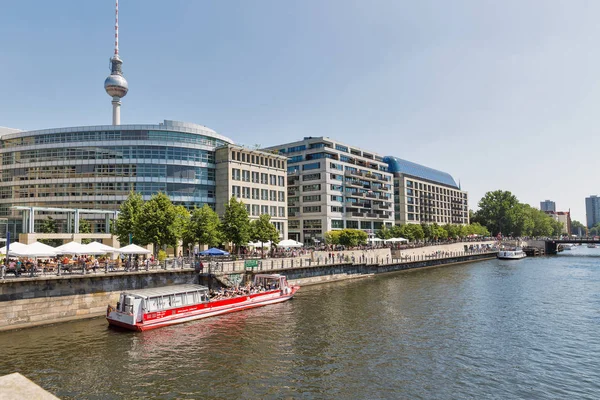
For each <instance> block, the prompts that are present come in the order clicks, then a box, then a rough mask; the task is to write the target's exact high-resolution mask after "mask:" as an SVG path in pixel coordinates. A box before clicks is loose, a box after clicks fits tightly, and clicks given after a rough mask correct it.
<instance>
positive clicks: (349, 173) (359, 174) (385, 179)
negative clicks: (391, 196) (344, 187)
mask: <svg viewBox="0 0 600 400" xmlns="http://www.w3.org/2000/svg"><path fill="white" fill-rule="evenodd" d="M344 175H345V176H350V177H353V176H355V177H361V178H366V179H369V180H372V181H379V182H390V181H391V179H390V178H389V177H387V176H382V177H378V176H377V175H375V174H372V173H370V172H360V171H348V170H346V171H344Z"/></svg>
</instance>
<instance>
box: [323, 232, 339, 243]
mask: <svg viewBox="0 0 600 400" xmlns="http://www.w3.org/2000/svg"><path fill="white" fill-rule="evenodd" d="M341 233H342V231H329V232H325V235H324V237H325V243H326V244H332V245H334V246H337V245H339V244H340V234H341Z"/></svg>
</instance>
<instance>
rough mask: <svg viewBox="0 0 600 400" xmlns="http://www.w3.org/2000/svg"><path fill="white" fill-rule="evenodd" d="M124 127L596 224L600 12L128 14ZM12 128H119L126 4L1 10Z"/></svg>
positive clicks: (212, 4) (172, 4) (369, 5)
mask: <svg viewBox="0 0 600 400" xmlns="http://www.w3.org/2000/svg"><path fill="white" fill-rule="evenodd" d="M119 7H120V10H119V24H120V54H121V57H122V59H123V61H124V64H123V71H124V74H125V77H126V78H127V80H128V82H129V87H130V91H129V94H128V95H127V97H125V98H124V99H123V107H122V123H124V124H132V123H158V122H160V121H162V120H163V119H176V120H183V121H190V122H195V123H200V124H203V125H206V126H208V127H210V128H212V129H214V130H216V131H217V132H219V133H221V134H223V135H225V136H228V137H230V138H232V139H233V140H235V141H236V142H238V143H241V144H248V145H252V144H261V145H263V146H267V145H274V144H278V143H282V142H285V141H293V140H298V139H300V138H302V137H304V136H329V137H331V138H335V139H338V140H341V141H344V142H346V143H348V144H351V145H355V146H359V147H363V148H365V149H369V150H371V151H375V152H378V153H380V154H383V155H395V156H398V157H401V158H405V159H407V160H410V161H413V162H417V163H420V164H424V165H426V166H429V167H432V168H436V169H440V170H442V171H446V172H449V173H450V174H451V175H452V176H453V177H454V178H455V179H456V180H457V181H458V180H460V182H461V184H462V187H463V189H465V190H467V191H468V192H469V196H470V208H472V209H475V208H476V207H477V203H478V201H479V200H480V199H481V197H482V196H483V195H484V194H485V192H487V191H490V190H497V189H502V190H509V191H511V192H512V193H514V194H515V195H516V196H517V197H518V199H519V200H520V201H522V202H525V203H529V204H531V205H533V206H535V207H539V202H540V201H541V200H544V199H551V200H554V201H555V202H556V204H557V208H558V209H559V210H568V209H569V208H570V209H571V212H572V217H573V219H576V220H579V221H581V222H584V223H585V200H584V199H585V197H586V196H588V195H590V194H598V193H600V179H599V176H600V172H599V170H598V167H597V155H598V150H599V149H600V136H599V135H598V120H599V119H600V113H599V112H598V109H599V108H600V79H599V78H600V57H599V52H600V50H599V48H600V47H599V46H598V43H599V42H600V24H598V21H597V19H598V15H600V2H598V1H578V0H570V1H553V0H548V1H542V0H537V1H533V0H531V1H526V0H519V1H516V0H508V1H485V0H472V1H461V0H455V1H452V2H445V1H438V0H436V1H431V0H420V1H400V0H389V1H385V0H374V1H367V0H360V1H352V0H302V1H300V0H296V1H279V0H273V1H262V0H253V1H250V0H239V1H233V0H232V1H228V0H219V1H217V0H215V1H191V0H169V1H164V0H163V1H157V0H135V1H134V0H121V2H120V4H119ZM1 10H2V24H0V37H1V39H0V44H1V49H2V50H1V51H0V72H1V73H2V77H3V82H2V86H1V87H2V93H3V96H2V97H1V98H0V126H8V127H13V128H21V129H41V128H53V127H64V126H77V125H100V124H110V122H111V105H110V98H109V96H108V95H107V94H106V93H105V92H104V89H103V82H104V79H105V78H106V76H107V75H108V72H109V70H108V60H109V58H110V57H111V55H112V51H113V25H114V24H113V22H114V3H113V1H111V0H94V1H81V0H79V1H76V0H69V1H67V0H54V1H38V0H35V1H34V0H19V1H11V2H9V1H3V2H2V6H1Z"/></svg>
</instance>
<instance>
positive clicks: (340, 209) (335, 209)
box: [331, 206, 344, 213]
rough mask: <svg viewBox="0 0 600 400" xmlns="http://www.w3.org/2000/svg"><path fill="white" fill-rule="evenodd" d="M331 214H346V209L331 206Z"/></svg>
mask: <svg viewBox="0 0 600 400" xmlns="http://www.w3.org/2000/svg"><path fill="white" fill-rule="evenodd" d="M331 212H335V213H341V212H344V207H341V206H331Z"/></svg>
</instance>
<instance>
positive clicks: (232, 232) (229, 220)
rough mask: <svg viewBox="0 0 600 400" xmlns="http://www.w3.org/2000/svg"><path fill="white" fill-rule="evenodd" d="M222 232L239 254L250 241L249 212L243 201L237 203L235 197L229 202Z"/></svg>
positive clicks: (222, 224) (222, 222) (224, 215)
mask: <svg viewBox="0 0 600 400" xmlns="http://www.w3.org/2000/svg"><path fill="white" fill-rule="evenodd" d="M221 232H223V236H224V238H225V240H227V241H228V242H230V243H233V244H234V245H235V247H236V249H237V252H238V253H239V251H240V247H241V246H244V245H246V243H248V242H249V241H250V220H249V219H248V210H246V206H244V203H243V202H242V201H239V202H238V201H237V200H236V199H235V197H232V198H231V199H230V200H229V203H228V204H227V205H226V206H225V213H224V214H223V220H222V221H221Z"/></svg>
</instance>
